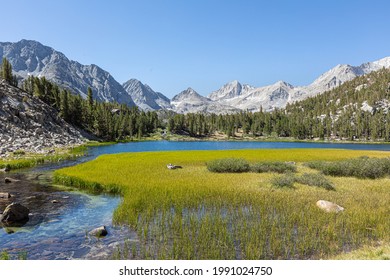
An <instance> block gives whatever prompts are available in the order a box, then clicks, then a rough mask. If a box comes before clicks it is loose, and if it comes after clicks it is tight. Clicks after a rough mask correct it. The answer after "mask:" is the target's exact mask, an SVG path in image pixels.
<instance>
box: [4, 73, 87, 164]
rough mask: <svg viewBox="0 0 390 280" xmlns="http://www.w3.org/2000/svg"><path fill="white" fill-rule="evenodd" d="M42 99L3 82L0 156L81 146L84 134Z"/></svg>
mask: <svg viewBox="0 0 390 280" xmlns="http://www.w3.org/2000/svg"><path fill="white" fill-rule="evenodd" d="M57 115H58V112H57V111H56V110H55V109H53V108H52V107H50V106H48V105H47V104H45V103H43V102H42V101H41V100H39V99H37V98H35V97H33V96H31V95H29V94H27V93H26V92H23V91H22V90H20V89H19V88H16V87H13V86H10V85H9V84H8V83H6V82H5V81H4V80H0V157H6V155H7V152H14V151H16V150H23V151H25V152H34V153H47V152H49V151H50V150H52V149H54V148H60V147H64V146H69V145H76V144H81V143H83V142H84V137H83V136H82V135H81V132H80V131H78V130H76V129H75V128H74V127H72V126H71V125H69V124H68V123H66V122H65V121H64V120H62V119H61V118H60V117H58V116H57Z"/></svg>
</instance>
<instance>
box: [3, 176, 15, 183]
mask: <svg viewBox="0 0 390 280" xmlns="http://www.w3.org/2000/svg"><path fill="white" fill-rule="evenodd" d="M4 182H5V183H7V184H9V183H15V182H19V180H17V179H14V178H10V177H5V178H4Z"/></svg>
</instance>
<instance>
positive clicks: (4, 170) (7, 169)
mask: <svg viewBox="0 0 390 280" xmlns="http://www.w3.org/2000/svg"><path fill="white" fill-rule="evenodd" d="M10 170H11V168H10V167H9V166H8V165H7V166H6V167H4V168H0V172H8V171H10Z"/></svg>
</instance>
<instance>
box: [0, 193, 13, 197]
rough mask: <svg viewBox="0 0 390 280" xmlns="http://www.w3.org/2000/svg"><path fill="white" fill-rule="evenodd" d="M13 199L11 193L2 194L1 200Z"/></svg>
mask: <svg viewBox="0 0 390 280" xmlns="http://www.w3.org/2000/svg"><path fill="white" fill-rule="evenodd" d="M10 197H11V195H10V194H9V193H7V192H5V193H4V192H0V198H3V199H4V198H5V199H8V198H10Z"/></svg>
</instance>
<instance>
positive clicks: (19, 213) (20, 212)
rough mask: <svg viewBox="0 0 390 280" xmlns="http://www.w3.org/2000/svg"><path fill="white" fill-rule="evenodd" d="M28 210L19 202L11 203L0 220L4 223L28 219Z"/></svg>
mask: <svg viewBox="0 0 390 280" xmlns="http://www.w3.org/2000/svg"><path fill="white" fill-rule="evenodd" d="M29 213H30V210H28V208H27V207H24V206H23V205H21V204H20V203H15V202H14V203H11V204H10V205H8V206H7V207H6V208H5V210H4V212H3V215H2V217H1V222H3V223H5V224H12V223H18V222H24V221H28V214H29Z"/></svg>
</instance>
